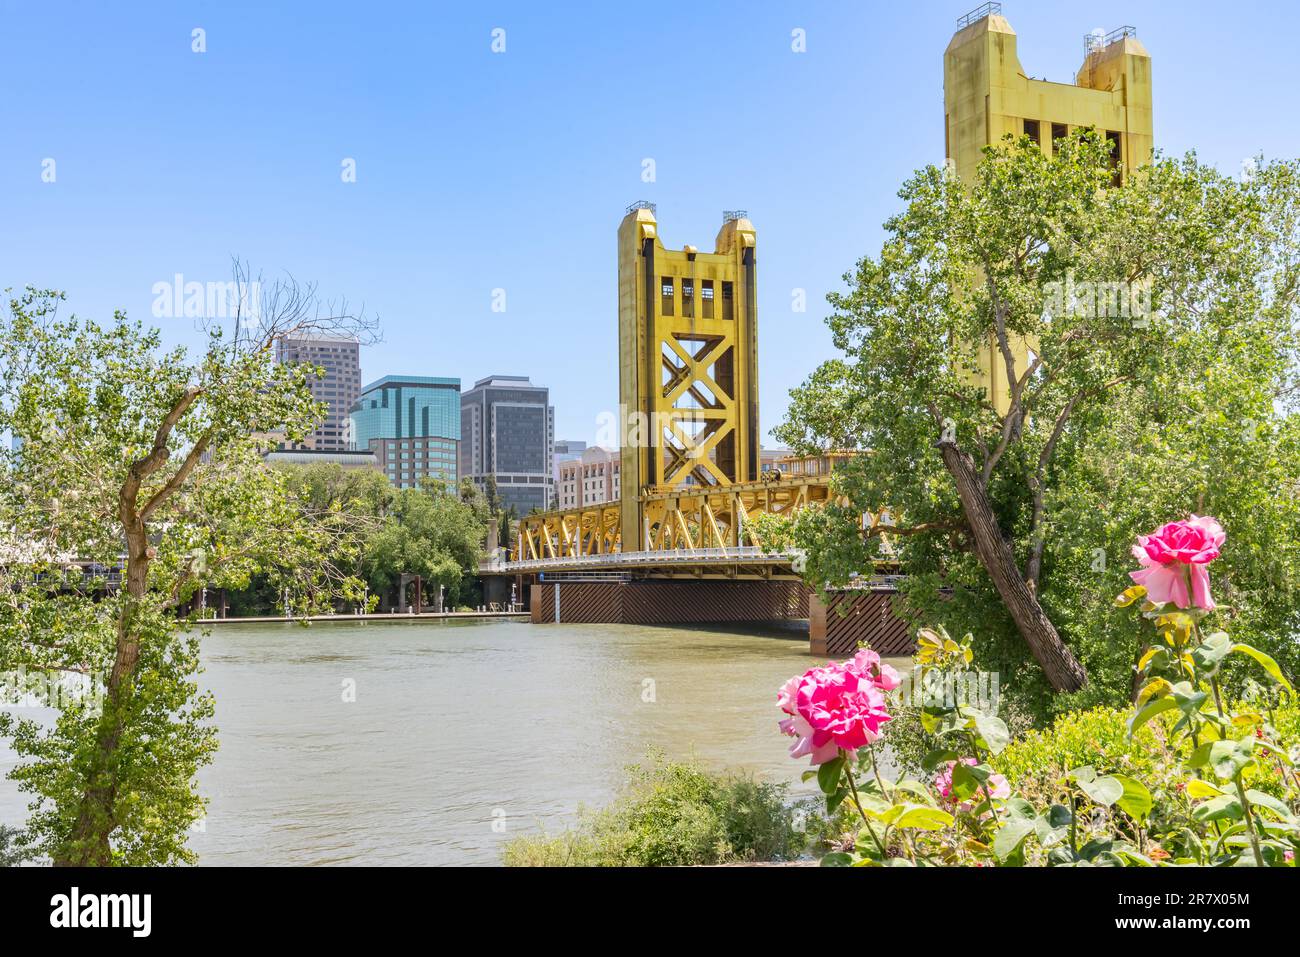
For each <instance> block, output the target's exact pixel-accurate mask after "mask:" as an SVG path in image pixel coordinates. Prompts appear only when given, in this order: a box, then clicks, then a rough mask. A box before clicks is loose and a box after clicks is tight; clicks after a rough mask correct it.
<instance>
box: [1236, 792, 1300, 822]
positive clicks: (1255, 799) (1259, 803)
mask: <svg viewBox="0 0 1300 957" xmlns="http://www.w3.org/2000/svg"><path fill="white" fill-rule="evenodd" d="M1246 798H1247V800H1249V801H1250V803H1251V804H1252V805H1254V806H1255V807H1263V808H1268V809H1269V810H1270V811H1272V812H1273V813H1274V814H1276V815H1277V816H1278V818H1279V819H1280V820H1283V821H1294V820H1295V815H1294V814H1292V813H1291V809H1290V808H1289V807H1287V806H1286V804H1285V803H1283V802H1282V801H1279V800H1278V799H1277V798H1275V797H1273V795H1271V794H1265V793H1264V792H1263V791H1257V790H1255V789H1254V788H1249V789H1247V791H1246Z"/></svg>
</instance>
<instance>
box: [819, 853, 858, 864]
mask: <svg viewBox="0 0 1300 957" xmlns="http://www.w3.org/2000/svg"><path fill="white" fill-rule="evenodd" d="M852 864H853V858H852V857H850V856H849V855H848V854H845V853H844V852H843V851H832V852H831V853H829V854H826V855H823V857H822V859H821V865H820V866H821V867H849V866H851V865H852Z"/></svg>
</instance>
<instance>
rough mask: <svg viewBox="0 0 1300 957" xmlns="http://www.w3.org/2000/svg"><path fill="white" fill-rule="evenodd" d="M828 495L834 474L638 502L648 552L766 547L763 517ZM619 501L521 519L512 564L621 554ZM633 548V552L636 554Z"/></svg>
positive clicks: (667, 493) (653, 494)
mask: <svg viewBox="0 0 1300 957" xmlns="http://www.w3.org/2000/svg"><path fill="white" fill-rule="evenodd" d="M829 498H830V476H829V475H809V476H795V477H790V478H781V479H774V480H771V481H762V482H745V483H738V484H734V485H721V486H694V485H687V486H679V487H676V488H672V489H661V490H654V491H650V492H647V493H646V494H644V495H642V496H641V499H640V504H641V508H640V513H641V523H642V533H643V539H644V543H645V545H644V549H643V550H644V551H652V552H686V553H691V552H698V551H704V550H716V549H721V550H723V551H726V550H728V549H746V550H748V549H765V548H766V547H767V546H768V544H770V543H765V542H763V541H762V536H761V533H760V532H759V529H758V527H757V519H758V517H759V516H760V515H764V514H767V515H791V516H793V515H794V513H795V512H797V511H798V510H799V509H801V508H806V507H808V506H810V505H818V504H822V503H824V502H826V501H827V500H828V499H829ZM620 507H621V506H620V503H619V502H607V503H605V504H602V505H591V506H587V507H585V508H572V509H564V510H561V511H554V512H539V513H537V514H534V515H528V516H525V517H524V518H522V519H520V520H519V525H518V537H517V544H516V546H515V548H514V550H513V551H512V553H511V562H512V563H513V562H537V561H542V560H547V559H567V558H581V557H585V556H599V555H614V554H617V553H620V552H622V551H623V543H622V535H621V531H620V524H619V517H620ZM631 550H632V549H629V551H631Z"/></svg>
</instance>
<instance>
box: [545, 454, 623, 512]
mask: <svg viewBox="0 0 1300 957" xmlns="http://www.w3.org/2000/svg"><path fill="white" fill-rule="evenodd" d="M621 464H622V462H621V458H620V455H619V453H618V451H617V450H611V449H606V448H602V447H601V446H599V445H593V446H592V447H591V448H589V449H586V450H584V451H583V453H582V455H581V456H580V457H578V458H575V459H570V460H568V461H561V462H559V463H558V467H559V481H558V484H557V485H556V492H555V495H556V507H557V508H581V507H582V506H584V505H603V504H605V503H606V502H616V501H618V499H619V493H620V491H621V486H620V484H619V478H620V474H619V473H620V472H621Z"/></svg>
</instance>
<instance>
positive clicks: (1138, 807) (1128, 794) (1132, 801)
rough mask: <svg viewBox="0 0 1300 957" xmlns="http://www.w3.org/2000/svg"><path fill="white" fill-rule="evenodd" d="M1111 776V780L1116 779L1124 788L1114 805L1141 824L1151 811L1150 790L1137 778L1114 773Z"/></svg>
mask: <svg viewBox="0 0 1300 957" xmlns="http://www.w3.org/2000/svg"><path fill="white" fill-rule="evenodd" d="M1111 777H1112V779H1113V780H1116V781H1118V782H1119V783H1120V786H1121V787H1123V789H1124V793H1123V794H1122V795H1120V798H1119V800H1118V801H1116V802H1115V804H1116V806H1117V807H1118V808H1119V809H1120V810H1121V811H1123V812H1124V813H1125V814H1127V815H1128V816H1129V817H1131V818H1133V820H1135V821H1137V822H1138V823H1139V824H1141V823H1142V822H1143V821H1145V820H1146V817H1147V815H1148V814H1150V813H1151V806H1152V804H1153V801H1152V798H1151V791H1150V790H1149V789H1148V788H1147V786H1146V785H1145V784H1143V783H1142V782H1141V781H1139V780H1137V778H1131V777H1128V776H1127V775H1124V774H1114V775H1111Z"/></svg>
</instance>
